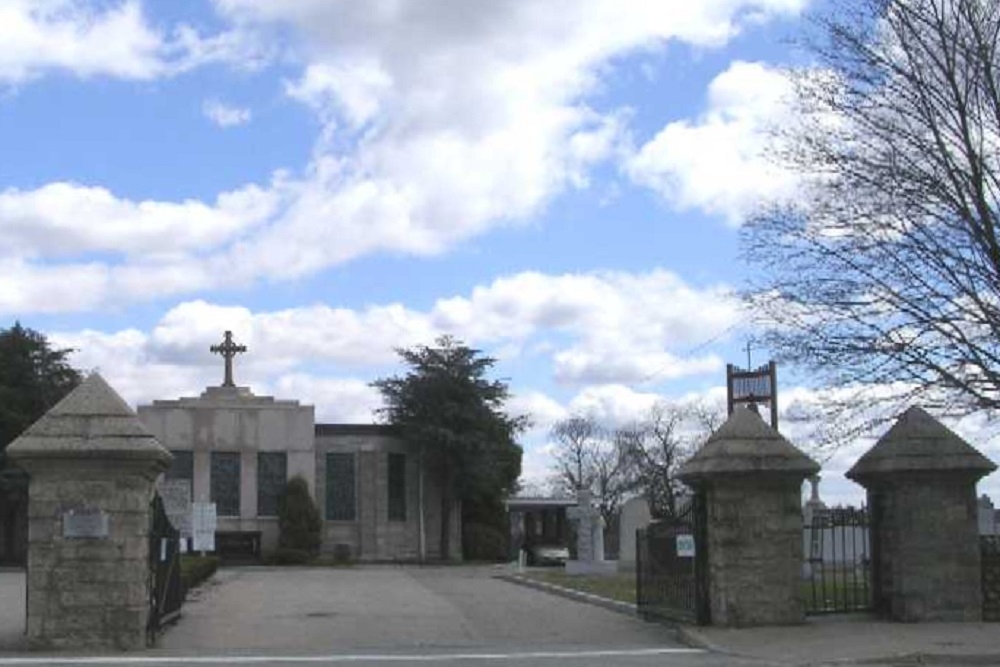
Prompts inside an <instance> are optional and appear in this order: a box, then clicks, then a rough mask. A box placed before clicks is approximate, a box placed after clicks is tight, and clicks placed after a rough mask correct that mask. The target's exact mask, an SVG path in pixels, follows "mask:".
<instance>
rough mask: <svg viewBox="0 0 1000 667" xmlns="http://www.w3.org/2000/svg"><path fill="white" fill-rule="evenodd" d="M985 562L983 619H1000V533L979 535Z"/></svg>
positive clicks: (983, 561)
mask: <svg viewBox="0 0 1000 667" xmlns="http://www.w3.org/2000/svg"><path fill="white" fill-rule="evenodd" d="M979 546H980V549H981V552H982V563H983V620H984V621H1000V535H982V536H980V537H979Z"/></svg>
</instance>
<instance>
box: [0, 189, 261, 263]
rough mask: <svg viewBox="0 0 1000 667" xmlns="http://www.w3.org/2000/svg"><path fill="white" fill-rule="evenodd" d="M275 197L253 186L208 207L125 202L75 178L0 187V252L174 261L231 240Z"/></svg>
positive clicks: (195, 202)
mask: <svg viewBox="0 0 1000 667" xmlns="http://www.w3.org/2000/svg"><path fill="white" fill-rule="evenodd" d="M278 199H279V196H278V194H277V192H276V190H274V189H271V190H265V189H262V188H259V187H256V186H246V187H243V188H240V189H238V190H233V191H231V192H223V193H222V194H220V195H219V196H218V197H217V198H216V200H215V202H214V203H213V204H211V205H209V204H205V203H203V202H200V201H198V200H193V199H189V200H185V201H182V202H179V203H172V202H160V201H155V200H144V201H132V200H130V199H124V198H121V197H117V196H115V195H114V194H112V193H111V192H109V191H108V190H107V189H105V188H101V187H87V186H82V185H78V184H75V183H62V182H60V183H50V184H48V185H45V186H42V187H40V188H38V189H36V190H19V189H17V188H8V189H6V190H3V191H0V237H2V238H3V241H4V243H3V245H2V246H0V257H4V256H5V255H13V256H20V257H42V256H44V257H49V258H59V257H64V256H72V255H75V254H78V253H90V252H109V253H116V254H120V255H123V256H125V257H142V258H143V259H144V260H145V261H148V262H150V263H154V262H159V261H162V260H163V259H164V258H166V259H169V260H171V261H174V260H176V259H177V258H183V257H185V256H186V253H188V252H191V251H195V250H202V251H204V250H211V249H213V248H216V247H218V246H220V245H222V244H224V243H227V242H230V241H233V240H234V239H236V238H238V237H239V236H240V235H241V234H244V233H245V232H247V231H248V230H249V229H250V228H252V227H253V226H255V225H258V224H260V223H261V222H263V221H264V220H266V219H267V217H268V216H269V215H271V214H272V213H273V212H274V210H275V208H276V207H277V204H278Z"/></svg>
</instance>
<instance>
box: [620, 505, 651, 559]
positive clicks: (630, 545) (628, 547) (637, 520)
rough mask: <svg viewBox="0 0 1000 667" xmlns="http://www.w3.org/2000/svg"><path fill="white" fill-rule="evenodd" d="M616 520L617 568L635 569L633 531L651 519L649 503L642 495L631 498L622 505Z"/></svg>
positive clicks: (647, 523)
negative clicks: (617, 526)
mask: <svg viewBox="0 0 1000 667" xmlns="http://www.w3.org/2000/svg"><path fill="white" fill-rule="evenodd" d="M619 516H620V518H619V520H618V525H619V529H618V569H619V570H622V571H632V570H635V532H636V531H637V530H639V529H640V528H645V527H646V526H648V525H649V523H650V522H651V521H652V515H651V513H650V511H649V503H648V502H647V501H646V499H645V498H643V497H641V496H640V497H636V498H632V499H630V500H628V501H626V502H625V504H624V505H622V509H621V514H620V515H619Z"/></svg>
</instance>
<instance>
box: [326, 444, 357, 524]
mask: <svg viewBox="0 0 1000 667" xmlns="http://www.w3.org/2000/svg"><path fill="white" fill-rule="evenodd" d="M356 514H357V513H356V510H355V490H354V454H345V453H341V452H328V453H327V455H326V518H327V519H328V520H330V521H354V520H355V517H356Z"/></svg>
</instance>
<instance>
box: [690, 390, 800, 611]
mask: <svg viewBox="0 0 1000 667" xmlns="http://www.w3.org/2000/svg"><path fill="white" fill-rule="evenodd" d="M818 472H819V465H818V464H817V463H816V462H815V461H813V460H812V459H810V458H809V457H808V456H806V455H805V454H803V453H802V452H801V451H800V450H799V449H797V448H796V447H795V446H794V445H792V444H791V443H790V442H788V440H786V439H785V438H784V437H782V435H781V434H780V433H778V432H777V431H775V430H774V429H772V428H771V427H770V426H768V425H767V424H765V423H764V420H763V419H761V417H760V415H759V414H757V412H756V411H755V410H753V409H751V408H739V407H737V408H735V409H734V410H733V414H732V415H731V416H730V417H729V419H728V420H727V421H726V423H725V424H723V425H722V426H720V427H719V429H718V430H717V431H715V433H713V434H712V435H711V437H709V439H708V441H707V442H706V443H705V445H704V446H703V447H702V448H701V449H700V450H698V452H697V453H696V454H695V455H694V456H692V457H691V458H690V459H689V460H688V462H687V463H685V464H684V465H683V466H682V467H681V469H680V472H679V474H678V477H679V478H680V480H681V481H682V482H684V483H685V484H687V485H688V486H690V487H692V488H693V489H694V490H695V492H696V493H699V494H703V497H704V505H705V511H706V513H707V519H706V531H705V532H706V534H707V539H706V541H707V544H698V545H696V548H697V549H699V550H700V549H703V548H704V549H706V550H707V571H708V598H709V599H708V605H709V612H710V616H711V623H712V624H713V625H728V626H751V625H782V624H791V623H802V622H804V621H805V600H804V599H803V593H802V585H801V573H802V505H801V503H802V482H803V480H804V479H805V478H806V477H808V476H810V475H815V474H816V473H818Z"/></svg>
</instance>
